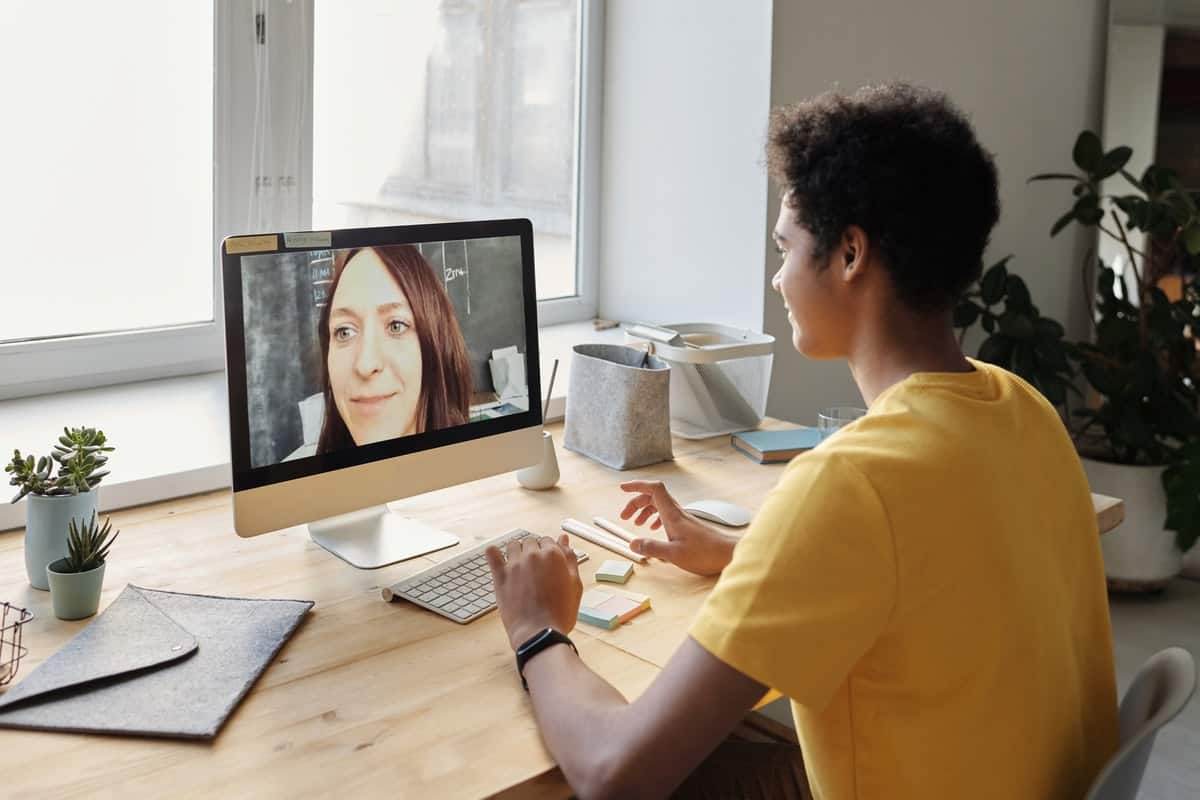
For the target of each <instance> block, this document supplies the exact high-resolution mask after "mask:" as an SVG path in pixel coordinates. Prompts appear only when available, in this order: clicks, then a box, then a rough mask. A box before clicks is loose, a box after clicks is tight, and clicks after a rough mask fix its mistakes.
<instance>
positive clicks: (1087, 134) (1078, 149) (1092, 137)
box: [1071, 131, 1104, 175]
mask: <svg viewBox="0 0 1200 800" xmlns="http://www.w3.org/2000/svg"><path fill="white" fill-rule="evenodd" d="M1103 158H1104V147H1103V146H1102V145H1101V144H1100V137H1099V136H1097V135H1096V134H1094V133H1092V132H1091V131H1084V132H1083V133H1081V134H1079V138H1077V139H1076V140H1075V147H1074V149H1073V150H1072V151H1071V159H1072V160H1073V161H1074V162H1075V166H1077V167H1079V168H1080V169H1081V170H1083V171H1084V172H1086V173H1088V174H1089V175H1091V174H1093V173H1095V172H1096V170H1097V169H1098V168H1099V166H1100V161H1101V159H1103Z"/></svg>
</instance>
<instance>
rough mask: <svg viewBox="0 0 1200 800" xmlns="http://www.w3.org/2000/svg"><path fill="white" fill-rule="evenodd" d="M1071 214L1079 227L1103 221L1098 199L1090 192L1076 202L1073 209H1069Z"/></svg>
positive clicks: (1102, 210)
mask: <svg viewBox="0 0 1200 800" xmlns="http://www.w3.org/2000/svg"><path fill="white" fill-rule="evenodd" d="M1071 212H1072V213H1073V214H1074V215H1075V219H1076V220H1078V221H1079V224H1081V225H1095V224H1097V223H1098V222H1100V220H1102V219H1104V209H1102V208H1100V197H1099V195H1097V194H1095V193H1092V192H1089V193H1088V194H1085V195H1083V196H1082V197H1080V198H1079V199H1078V200H1076V201H1075V207H1074V208H1073V209H1071Z"/></svg>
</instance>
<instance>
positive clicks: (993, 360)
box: [979, 334, 1013, 369]
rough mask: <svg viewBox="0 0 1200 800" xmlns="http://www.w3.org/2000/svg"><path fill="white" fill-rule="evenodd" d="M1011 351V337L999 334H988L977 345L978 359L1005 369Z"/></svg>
mask: <svg viewBox="0 0 1200 800" xmlns="http://www.w3.org/2000/svg"><path fill="white" fill-rule="evenodd" d="M1012 351H1013V343H1012V340H1011V339H1009V338H1007V337H1005V336H1002V335H999V334H997V335H995V336H989V337H988V338H986V339H984V340H983V344H981V345H980V346H979V360H980V361H986V362H987V363H989V364H995V365H996V366H998V367H1004V368H1005V369H1007V368H1008V366H1009V361H1010V360H1011V358H1012Z"/></svg>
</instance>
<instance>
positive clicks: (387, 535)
mask: <svg viewBox="0 0 1200 800" xmlns="http://www.w3.org/2000/svg"><path fill="white" fill-rule="evenodd" d="M308 533H309V535H310V536H312V539H313V541H314V542H316V543H317V544H319V545H321V547H324V548H325V549H326V550H328V551H329V552H331V553H333V554H334V555H335V556H337V557H338V558H340V559H342V560H343V561H345V562H346V563H348V564H350V565H352V566H355V567H358V568H359V569H379V568H380V567H386V566H387V565H388V564H395V563H396V562H397V561H405V560H407V559H410V558H416V557H417V556H423V555H425V554H426V553H432V552H433V551H434V550H443V549H445V548H447V547H453V546H454V545H456V544H458V537H457V536H455V535H454V534H452V533H447V532H446V531H442V530H438V529H437V528H431V527H430V526H428V525H425V524H422V523H420V522H417V521H416V520H413V519H409V518H407V517H402V516H400V515H399V514H396V513H394V512H393V511H392V510H391V509H389V508H388V507H387V506H371V507H369V508H364V509H362V510H360V511H352V512H350V513H349V514H340V515H338V516H336V517H329V518H328V519H322V520H318V521H316V522H310V523H308Z"/></svg>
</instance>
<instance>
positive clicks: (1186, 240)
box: [1183, 225, 1200, 256]
mask: <svg viewBox="0 0 1200 800" xmlns="http://www.w3.org/2000/svg"><path fill="white" fill-rule="evenodd" d="M1183 246H1184V247H1185V248H1187V251H1188V255H1193V256H1196V255H1200V225H1194V226H1192V227H1191V228H1188V229H1187V231H1186V232H1185V233H1184V234H1183Z"/></svg>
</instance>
